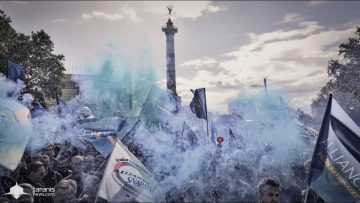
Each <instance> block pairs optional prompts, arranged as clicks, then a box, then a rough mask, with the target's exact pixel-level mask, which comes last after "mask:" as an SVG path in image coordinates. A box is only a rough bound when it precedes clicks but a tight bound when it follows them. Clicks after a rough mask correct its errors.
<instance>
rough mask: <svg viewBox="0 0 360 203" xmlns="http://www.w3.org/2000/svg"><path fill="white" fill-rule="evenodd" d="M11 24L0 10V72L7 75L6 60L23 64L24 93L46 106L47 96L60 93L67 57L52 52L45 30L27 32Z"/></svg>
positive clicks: (54, 95) (51, 43) (49, 97)
mask: <svg viewBox="0 0 360 203" xmlns="http://www.w3.org/2000/svg"><path fill="white" fill-rule="evenodd" d="M10 23H11V19H10V17H9V16H7V15H6V14H5V13H4V11H2V10H0V36H1V37H0V72H1V73H3V74H4V75H5V74H6V69H7V67H6V60H7V59H10V60H12V61H14V62H15V63H17V64H19V65H21V66H22V67H24V71H25V81H24V82H25V85H26V87H25V88H24V89H23V90H22V92H21V93H22V94H24V93H31V94H32V95H33V96H34V97H35V98H36V99H38V100H39V101H40V102H41V103H42V104H43V105H45V99H55V98H56V95H61V87H62V85H61V80H62V78H63V77H64V76H65V75H64V71H65V67H64V63H63V62H64V60H65V57H64V56H63V55H61V54H60V55H56V54H54V53H53V51H54V43H53V41H52V40H51V38H50V36H49V35H48V34H47V33H46V32H45V31H44V30H40V31H37V32H31V34H30V35H25V34H23V33H19V32H16V30H15V29H14V28H13V27H12V26H11V24H10Z"/></svg>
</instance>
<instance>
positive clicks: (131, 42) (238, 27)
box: [0, 1, 360, 112]
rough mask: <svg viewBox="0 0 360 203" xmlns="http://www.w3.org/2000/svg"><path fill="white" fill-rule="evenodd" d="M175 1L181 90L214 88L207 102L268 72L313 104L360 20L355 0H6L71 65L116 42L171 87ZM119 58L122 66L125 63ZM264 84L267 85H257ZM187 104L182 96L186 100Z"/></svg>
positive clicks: (20, 24)
mask: <svg viewBox="0 0 360 203" xmlns="http://www.w3.org/2000/svg"><path fill="white" fill-rule="evenodd" d="M169 5H172V6H173V16H172V18H173V22H174V24H175V26H176V27H178V29H179V31H178V33H177V34H176V35H175V56H176V62H175V64H176V74H177V90H178V94H179V95H180V96H182V100H183V102H184V104H185V103H188V102H189V101H190V100H191V96H192V95H191V92H190V91H189V89H191V88H192V89H194V88H200V87H205V88H207V102H208V109H209V110H210V111H214V112H215V111H220V112H224V111H226V110H227V104H228V102H229V101H231V100H232V99H234V98H236V97H237V96H238V95H241V94H245V93H251V92H254V91H260V90H261V88H256V86H261V85H262V81H263V78H264V77H266V78H267V79H268V86H269V89H272V90H279V91H281V92H282V94H283V95H284V96H285V97H287V98H288V101H289V102H290V104H291V105H292V106H293V107H294V108H301V109H303V110H305V111H306V112H309V111H310V103H311V99H312V98H314V97H315V95H316V93H317V92H318V91H319V89H320V87H321V86H323V85H324V84H325V83H326V82H327V80H328V78H327V72H326V68H327V64H328V61H329V60H330V59H336V58H337V57H338V46H339V44H340V43H342V42H346V40H347V39H348V38H349V37H350V36H351V35H352V34H353V33H354V32H355V28H356V25H359V26H360V2H358V1H329V2H327V1H291V2H290V1H278V2H277V1H265V2H262V1H255V2H247V1H229V2H224V1H221V2H217V1H212V2H209V1H200V2H190V1H182V2H159V1H157V2H150V1H147V2H140V1H136V2H125V1H117V2H111V1H105V2H96V1H76V2H70V1H63V2H60V1H57V2H46V1H33V2H31V1H30V2H27V1H5V2H4V1H2V2H0V8H1V9H2V10H4V11H5V13H6V14H7V15H9V16H10V17H11V19H12V21H13V22H12V25H13V27H14V28H15V29H16V30H17V31H18V32H23V33H26V34H30V33H31V31H38V30H40V29H44V30H45V31H46V32H47V33H49V35H50V36H51V38H52V40H53V41H54V43H55V52H56V53H61V54H63V55H65V65H66V68H67V69H68V72H76V71H77V72H80V71H81V70H82V71H85V69H86V68H87V67H89V66H90V65H94V64H97V63H99V61H100V56H101V53H102V52H106V50H107V49H108V47H109V44H111V45H112V46H114V47H116V48H117V49H119V50H121V53H123V54H124V55H126V56H129V57H132V58H133V59H135V60H139V59H141V56H139V55H142V54H145V55H147V56H148V57H147V61H146V62H147V63H149V64H151V65H152V66H153V67H154V68H155V70H156V72H157V74H158V77H159V78H160V81H162V84H163V87H165V73H166V61H165V58H166V57H165V34H164V33H163V32H162V31H161V26H164V25H165V24H166V21H167V15H166V14H167V9H166V6H169ZM118 68H121V67H118ZM259 89H260V90H259ZM184 104H183V105H184Z"/></svg>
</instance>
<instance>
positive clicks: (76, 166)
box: [71, 155, 84, 172]
mask: <svg viewBox="0 0 360 203" xmlns="http://www.w3.org/2000/svg"><path fill="white" fill-rule="evenodd" d="M71 168H72V169H73V170H74V172H81V171H82V170H83V168H84V158H83V157H82V156H79V155H77V156H74V157H73V158H72V159H71Z"/></svg>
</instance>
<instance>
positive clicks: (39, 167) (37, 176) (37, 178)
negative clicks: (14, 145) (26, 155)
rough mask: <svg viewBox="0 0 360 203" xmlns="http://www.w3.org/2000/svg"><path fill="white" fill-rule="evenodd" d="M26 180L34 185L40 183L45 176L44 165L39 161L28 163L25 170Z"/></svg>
mask: <svg viewBox="0 0 360 203" xmlns="http://www.w3.org/2000/svg"><path fill="white" fill-rule="evenodd" d="M27 172H28V173H27V174H28V178H30V179H31V180H32V181H33V182H34V183H41V182H42V181H43V179H44V176H45V174H46V173H45V168H44V164H43V163H42V162H40V161H33V162H31V163H30V165H29V166H28V169H27Z"/></svg>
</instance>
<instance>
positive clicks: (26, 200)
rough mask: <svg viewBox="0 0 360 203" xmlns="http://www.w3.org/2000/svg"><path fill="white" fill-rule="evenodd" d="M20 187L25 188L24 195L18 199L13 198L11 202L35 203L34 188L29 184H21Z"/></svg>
mask: <svg viewBox="0 0 360 203" xmlns="http://www.w3.org/2000/svg"><path fill="white" fill-rule="evenodd" d="M19 186H20V187H22V188H23V190H24V193H23V194H22V195H21V196H20V197H19V198H18V199H15V198H12V199H11V202H14V203H33V202H34V187H33V186H32V185H30V184H29V183H21V184H19Z"/></svg>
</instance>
